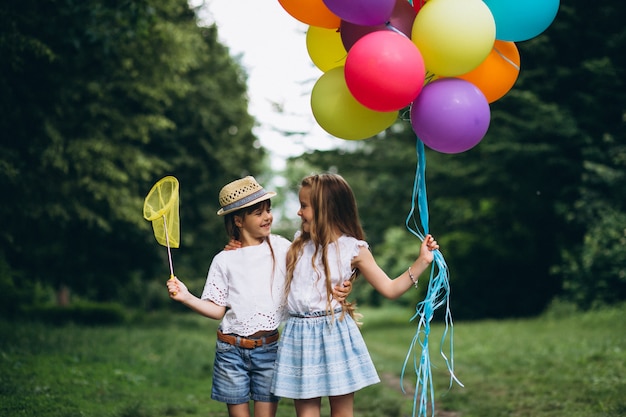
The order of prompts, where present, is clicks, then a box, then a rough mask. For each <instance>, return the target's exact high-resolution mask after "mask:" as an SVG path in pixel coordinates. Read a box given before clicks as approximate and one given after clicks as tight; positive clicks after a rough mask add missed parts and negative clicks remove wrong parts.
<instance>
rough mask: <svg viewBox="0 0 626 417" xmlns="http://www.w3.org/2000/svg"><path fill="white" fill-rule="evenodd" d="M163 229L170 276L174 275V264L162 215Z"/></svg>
mask: <svg viewBox="0 0 626 417" xmlns="http://www.w3.org/2000/svg"><path fill="white" fill-rule="evenodd" d="M163 230H164V231H165V243H166V244H167V259H168V260H169V261H170V277H173V276H174V264H173V263H172V250H171V249H170V236H169V234H168V233H167V220H165V214H164V215H163Z"/></svg>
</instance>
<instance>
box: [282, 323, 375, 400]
mask: <svg viewBox="0 0 626 417" xmlns="http://www.w3.org/2000/svg"><path fill="white" fill-rule="evenodd" d="M322 314H323V313H322ZM340 316H341V313H340V312H339V314H335V320H334V321H333V320H332V316H327V315H321V316H314V317H310V316H308V317H301V316H293V315H292V316H291V317H289V319H288V320H287V322H286V323H285V327H284V329H283V332H282V335H281V337H280V341H279V344H278V356H277V359H276V363H275V364H274V379H273V381H272V389H271V391H272V392H273V393H274V395H276V396H279V397H285V398H293V399H307V398H316V397H327V396H335V395H345V394H349V393H352V392H356V391H358V390H360V389H361V388H364V387H366V386H368V385H373V384H376V383H378V382H380V379H379V378H378V374H377V373H376V368H375V367H374V364H373V362H372V359H371V358H370V355H369V352H368V351H367V347H366V346H365V341H364V340H363V336H362V335H361V332H360V330H359V328H358V327H357V325H356V323H355V322H354V320H353V319H352V317H350V316H348V315H347V314H346V315H345V317H344V318H343V320H341V321H340V320H339V317H340Z"/></svg>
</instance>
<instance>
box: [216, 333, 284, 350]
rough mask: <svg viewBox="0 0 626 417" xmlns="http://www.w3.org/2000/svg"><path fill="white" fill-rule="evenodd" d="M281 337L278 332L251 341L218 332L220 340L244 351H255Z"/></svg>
mask: <svg viewBox="0 0 626 417" xmlns="http://www.w3.org/2000/svg"><path fill="white" fill-rule="evenodd" d="M279 336H280V335H279V334H278V331H276V332H275V333H270V334H269V335H267V336H263V337H259V338H258V339H256V338H255V339H249V338H247V337H243V336H236V335H232V334H224V333H222V332H221V331H219V330H218V331H217V339H218V340H221V341H222V342H225V343H228V344H229V345H233V346H239V347H242V348H244V349H254V348H257V347H260V346H263V345H267V344H270V343H274V342H275V341H277V340H278V337H279Z"/></svg>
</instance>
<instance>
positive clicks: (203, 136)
mask: <svg viewBox="0 0 626 417" xmlns="http://www.w3.org/2000/svg"><path fill="white" fill-rule="evenodd" d="M0 7H1V9H0V19H1V21H0V24H1V28H2V29H0V30H1V32H0V52H1V53H2V56H3V59H2V61H1V63H0V88H1V89H2V91H3V94H2V95H1V97H0V128H1V129H2V131H3V132H4V134H3V135H2V139H0V166H2V168H3V169H2V170H1V172H0V191H1V192H2V193H3V195H5V196H11V198H10V204H3V205H2V208H0V214H1V215H2V218H3V219H5V227H3V232H2V235H1V236H0V239H1V240H2V247H3V248H4V257H5V259H6V262H7V263H8V265H10V268H11V269H12V271H13V272H14V273H15V272H19V273H21V274H22V276H23V277H24V278H23V279H27V280H30V281H42V282H46V283H49V284H52V285H54V286H56V287H60V286H63V285H68V286H70V287H71V288H72V289H73V290H74V291H76V292H78V293H79V294H82V295H84V296H89V297H91V298H93V299H96V300H107V299H114V298H117V297H119V296H120V294H124V292H125V288H124V283H128V282H131V281H136V280H137V279H139V280H146V279H148V278H153V277H154V276H157V275H158V276H161V277H167V275H168V273H167V266H166V262H164V259H163V256H164V253H165V252H164V249H163V248H161V247H158V245H157V244H156V242H155V241H154V238H153V237H152V235H151V232H150V228H149V224H148V223H147V222H145V221H144V220H143V219H142V217H141V208H142V205H143V198H144V197H145V195H146V194H147V192H148V190H149V188H150V186H151V185H152V184H153V183H154V182H156V180H158V179H159V178H161V177H162V176H165V175H167V174H173V175H175V176H177V177H179V180H180V181H181V217H183V220H182V227H183V230H184V235H183V245H184V246H185V247H188V248H189V249H188V250H182V249H181V250H180V258H179V259H180V261H181V262H180V264H179V266H180V267H181V270H182V271H194V272H195V273H198V272H199V271H197V270H195V268H196V267H197V266H198V265H200V264H202V265H203V268H206V267H207V264H208V263H207V261H206V258H207V256H211V255H212V254H213V253H214V252H215V251H216V250H217V249H218V248H219V247H221V244H220V243H219V241H217V240H209V242H208V243H206V241H207V240H208V239H207V236H206V234H207V233H212V232H214V231H216V230H218V229H219V228H220V223H219V219H217V218H215V217H216V216H215V217H212V216H211V214H213V213H214V211H217V201H216V200H217V198H216V195H217V191H216V190H219V186H220V185H221V184H223V183H226V182H228V181H231V180H232V179H233V178H236V177H238V176H241V175H243V174H244V173H247V172H248V171H252V172H254V171H256V170H261V169H262V167H263V165H262V164H263V162H262V161H263V156H264V151H263V150H262V149H259V147H258V145H257V144H256V138H255V137H254V135H253V134H252V132H251V129H252V126H253V123H254V121H253V119H252V118H251V116H250V115H249V114H248V112H247V99H246V85H245V81H246V79H245V73H244V72H243V70H242V69H241V67H240V66H239V65H238V64H237V63H236V62H235V61H233V60H232V58H231V57H230V56H229V53H228V49H226V48H225V47H223V46H222V45H220V44H219V43H218V41H217V28H215V27H208V28H200V27H198V25H197V22H196V17H195V14H194V12H193V10H190V8H189V6H188V4H187V2H186V1H184V0H166V1H160V2H156V1H153V0H143V1H133V2H123V3H120V4H118V3H107V2H102V1H98V0H90V1H69V2H63V3H58V2H55V1H50V0H47V1H32V0H26V1H9V2H5V3H3V5H2V6H0ZM251 150H253V152H251ZM9 219H10V220H9ZM224 240H225V238H224ZM202 273H204V272H202Z"/></svg>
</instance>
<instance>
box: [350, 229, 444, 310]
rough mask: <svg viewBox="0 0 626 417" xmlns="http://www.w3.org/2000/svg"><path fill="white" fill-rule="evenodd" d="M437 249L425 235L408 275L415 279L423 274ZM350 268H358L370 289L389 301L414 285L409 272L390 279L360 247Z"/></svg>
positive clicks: (431, 238)
mask: <svg viewBox="0 0 626 417" xmlns="http://www.w3.org/2000/svg"><path fill="white" fill-rule="evenodd" d="M436 249H439V245H438V244H437V241H436V240H435V239H434V238H433V237H432V236H431V235H426V236H425V237H424V241H423V242H422V245H421V247H420V255H419V257H418V258H417V259H416V260H415V262H413V264H412V265H411V267H410V271H411V272H410V274H411V275H413V278H415V280H416V281H417V278H418V277H419V276H420V275H421V274H422V272H424V271H425V270H426V269H427V268H428V267H429V266H430V264H431V263H432V261H433V251H434V250H436ZM352 267H354V268H358V269H359V271H361V275H363V277H364V278H365V280H366V281H367V282H369V283H370V285H371V286H372V287H374V288H375V289H376V291H378V292H379V293H381V294H382V295H383V296H384V297H386V298H389V299H392V300H393V299H396V298H398V297H400V296H401V295H402V294H404V293H405V292H406V291H407V290H408V289H409V288H411V287H412V286H413V285H414V282H413V279H411V276H410V275H409V271H408V270H407V271H404V273H403V274H402V275H400V276H399V277H397V278H396V279H391V278H389V276H388V275H387V274H386V273H385V271H383V270H382V269H381V268H380V266H378V264H377V263H376V260H375V259H374V256H373V255H372V253H371V252H370V251H369V250H368V249H367V248H365V247H361V248H360V250H359V254H358V255H357V256H355V257H354V259H352Z"/></svg>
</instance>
